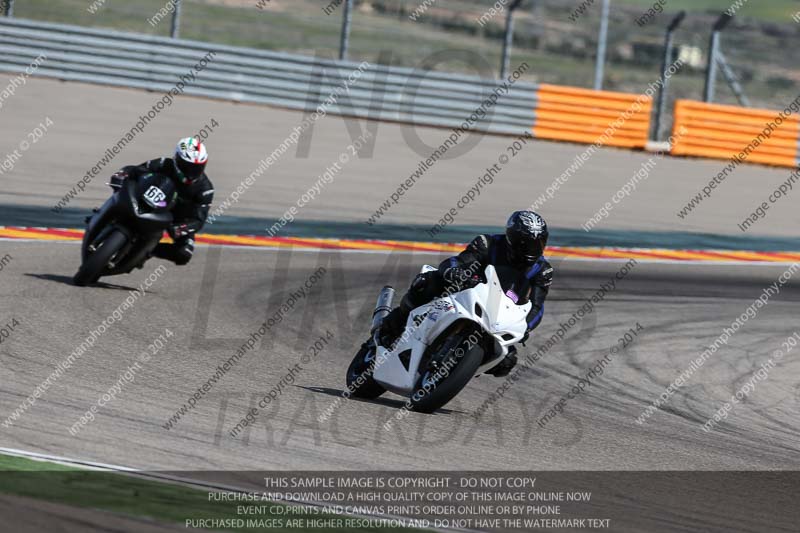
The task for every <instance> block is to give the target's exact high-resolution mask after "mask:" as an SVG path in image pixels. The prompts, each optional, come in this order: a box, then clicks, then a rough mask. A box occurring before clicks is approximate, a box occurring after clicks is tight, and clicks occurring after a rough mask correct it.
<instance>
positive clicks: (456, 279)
mask: <svg viewBox="0 0 800 533" xmlns="http://www.w3.org/2000/svg"><path fill="white" fill-rule="evenodd" d="M442 277H443V278H444V280H445V281H446V282H447V283H448V285H452V286H456V287H469V286H474V284H475V282H476V281H477V280H475V279H474V278H473V276H471V275H470V272H469V271H468V270H467V269H465V268H462V267H459V266H454V267H450V268H448V269H447V270H445V271H444V273H443V274H442Z"/></svg>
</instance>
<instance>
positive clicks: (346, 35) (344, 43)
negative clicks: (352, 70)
mask: <svg viewBox="0 0 800 533" xmlns="http://www.w3.org/2000/svg"><path fill="white" fill-rule="evenodd" d="M352 23H353V0H345V3H344V15H342V36H341V39H340V41H339V59H341V60H342V61H344V60H346V59H347V50H348V49H349V48H350V25H351V24H352Z"/></svg>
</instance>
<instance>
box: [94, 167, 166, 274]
mask: <svg viewBox="0 0 800 533" xmlns="http://www.w3.org/2000/svg"><path fill="white" fill-rule="evenodd" d="M153 187H155V188H158V189H160V190H161V193H163V197H164V199H163V201H161V202H158V203H154V202H152V201H150V202H148V200H146V198H145V195H146V193H147V192H148V191H149V190H151V189H152V188H153ZM161 193H158V195H157V196H158V198H160V197H161V196H162V194H161ZM176 196H177V195H176V191H175V185H174V183H173V181H172V180H171V179H170V178H168V177H166V176H159V175H156V174H146V175H144V176H142V177H141V178H139V179H138V180H131V179H128V180H125V181H124V182H123V183H122V186H121V187H120V188H119V189H117V190H116V191H115V192H114V193H113V194H112V195H111V197H110V198H109V199H108V200H106V202H105V203H104V204H103V206H102V207H101V208H100V210H99V211H98V212H97V213H95V214H94V216H92V218H91V220H90V221H89V224H88V226H87V228H86V233H85V234H84V236H83V246H82V248H81V257H82V260H83V261H85V260H86V258H87V256H88V253H89V250H88V248H89V245H90V244H92V243H99V242H102V241H103V240H104V239H105V238H106V237H107V236H108V235H109V234H110V233H111V232H112V231H114V230H117V231H120V232H122V233H123V234H124V235H125V236H126V237H127V241H128V242H127V244H126V245H125V247H124V248H123V249H122V250H121V251H120V253H119V254H117V256H116V259H115V261H114V263H115V264H116V266H115V268H113V269H111V270H108V271H107V272H104V273H103V275H106V276H107V275H113V274H120V273H125V272H128V271H130V270H131V269H132V268H134V267H135V266H136V265H138V264H139V263H141V261H142V260H143V259H145V258H146V257H147V255H148V254H149V253H150V252H151V251H152V250H153V248H155V246H156V245H157V244H158V242H159V241H160V240H161V237H162V235H163V234H164V231H165V230H166V229H167V228H169V226H170V225H171V224H172V212H171V211H172V208H173V207H174V206H175V200H176ZM151 197H152V195H151Z"/></svg>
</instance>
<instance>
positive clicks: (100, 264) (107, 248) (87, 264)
mask: <svg viewBox="0 0 800 533" xmlns="http://www.w3.org/2000/svg"><path fill="white" fill-rule="evenodd" d="M127 240H128V239H127V238H126V237H125V235H124V234H123V233H122V232H120V231H113V232H111V234H110V235H109V236H108V237H106V238H105V240H103V241H102V242H100V243H99V244H98V248H97V250H95V251H94V252H93V253H91V254H89V255H88V256H87V257H86V260H85V261H84V262H83V264H82V265H81V267H80V268H79V269H78V273H77V274H75V276H74V277H73V278H72V282H73V283H75V285H77V286H78V287H85V286H86V285H89V284H90V283H95V282H97V280H99V279H100V276H102V275H103V270H105V268H106V266H107V265H108V263H109V261H111V258H112V257H114V255H116V254H117V252H119V251H120V250H121V249H122V247H123V246H125V243H126V242H127Z"/></svg>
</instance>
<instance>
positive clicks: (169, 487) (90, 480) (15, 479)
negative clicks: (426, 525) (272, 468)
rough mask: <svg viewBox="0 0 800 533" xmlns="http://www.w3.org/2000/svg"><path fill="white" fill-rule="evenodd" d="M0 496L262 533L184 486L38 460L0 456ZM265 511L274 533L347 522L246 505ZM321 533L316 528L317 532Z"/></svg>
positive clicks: (230, 505) (227, 506) (231, 507)
mask: <svg viewBox="0 0 800 533" xmlns="http://www.w3.org/2000/svg"><path fill="white" fill-rule="evenodd" d="M0 471H2V473H1V474H0V493H5V494H11V495H15V496H23V497H27V498H32V499H37V500H45V501H48V502H53V503H59V504H64V505H69V506H73V507H82V508H90V509H99V510H103V511H110V512H114V513H119V514H122V515H128V516H136V517H148V518H151V519H154V520H158V521H161V522H172V523H178V524H181V525H183V524H184V523H185V521H186V520H189V519H204V520H208V519H221V520H225V519H228V520H237V519H238V520H242V522H243V523H244V526H242V527H239V526H238V525H234V526H233V527H227V528H226V527H214V528H213V529H214V530H224V531H237V532H250V531H265V530H266V529H265V528H264V527H247V520H248V516H245V515H239V514H238V513H237V505H242V503H237V502H213V501H208V491H206V490H201V489H196V488H192V487H188V486H185V485H179V484H172V483H162V482H158V481H150V480H146V479H141V478H137V477H133V476H128V475H124V474H117V473H113V472H98V471H91V470H82V469H78V468H72V467H69V466H64V465H58V464H54V463H49V462H44V461H34V460H31V459H25V458H20V457H13V456H8V455H0ZM245 505H259V506H264V507H265V508H268V512H267V513H265V514H259V515H257V516H251V517H250V518H251V519H256V520H268V519H275V520H281V523H282V524H283V525H284V526H283V527H270V528H269V529H268V530H269V531H271V532H275V533H280V532H289V531H292V532H297V531H306V530H308V529H306V528H305V527H299V528H298V527H287V526H288V523H287V520H291V519H297V518H301V519H302V518H306V517H307V518H309V519H318V518H319V519H335V518H341V519H342V520H345V519H347V518H349V517H346V516H343V515H334V514H321V515H298V514H292V513H289V514H282V513H279V512H278V511H280V509H285V508H286V506H284V505H282V504H275V503H270V502H259V503H246V504H245ZM324 530H325V531H332V532H340V533H346V532H347V531H363V532H379V531H380V532H400V531H408V532H411V531H423V530H419V529H411V528H388V527H386V528H381V527H357V528H354V527H340V528H336V527H331V528H330V529H329V528H327V527H326V528H325V529H324ZM317 531H321V529H317Z"/></svg>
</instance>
